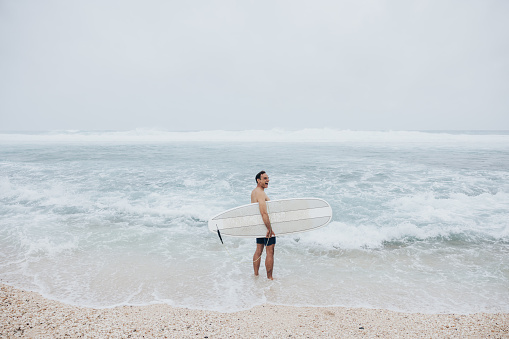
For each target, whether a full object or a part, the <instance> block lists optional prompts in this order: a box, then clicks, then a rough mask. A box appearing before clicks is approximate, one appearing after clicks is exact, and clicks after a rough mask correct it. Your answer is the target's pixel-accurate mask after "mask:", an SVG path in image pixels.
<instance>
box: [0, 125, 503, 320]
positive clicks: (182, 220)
mask: <svg viewBox="0 0 509 339" xmlns="http://www.w3.org/2000/svg"><path fill="white" fill-rule="evenodd" d="M322 132H323V131H322ZM333 132H334V133H338V135H340V137H338V135H336V136H335V138H336V139H335V140H349V141H348V142H346V143H343V144H341V142H339V143H338V142H333V143H332V144H327V143H326V144H314V143H313V144H306V143H299V144H284V143H276V144H275V145H265V146H263V154H262V155H260V154H259V146H258V145H255V144H249V143H247V144H242V145H239V144H238V143H203V144H200V143H160V141H157V142H155V143H154V144H148V145H142V143H143V142H145V141H141V140H146V139H145V136H146V135H147V134H150V133H154V134H156V137H155V138H154V139H153V140H163V139H164V138H166V136H167V135H168V132H157V131H154V132H150V131H149V132H146V131H140V133H141V134H140V135H141V136H140V137H139V139H136V138H134V139H133V138H131V139H126V140H131V141H132V140H135V141H134V142H135V143H138V141H139V144H136V145H117V144H114V145H109V144H108V141H105V140H107V139H108V138H111V139H109V140H114V139H115V138H116V137H115V135H122V133H127V132H121V133H119V134H116V132H107V133H105V134H101V133H96V134H94V133H91V134H90V135H92V137H91V138H92V139H90V140H92V141H90V140H89V139H87V138H88V136H87V135H86V133H84V132H76V131H74V132H68V133H67V132H66V133H55V135H56V139H58V138H60V137H62V136H63V137H62V140H64V142H57V143H53V141H50V139H51V136H50V137H49V139H44V138H46V137H47V136H44V135H43V136H42V139H43V141H42V142H41V143H40V144H38V145H32V144H30V145H28V144H27V143H26V142H25V141H26V140H25V141H23V142H20V143H16V142H12V143H10V142H9V143H5V144H3V145H2V147H1V148H0V258H1V260H0V279H2V281H4V282H8V283H11V284H13V285H15V286H19V287H24V288H30V289H33V290H36V291H39V292H41V293H43V294H44V295H45V296H48V297H51V298H53V299H58V300H63V301H65V302H68V303H71V304H76V305H84V306H93V307H112V306H115V305H140V304H151V303H157V302H166V303H170V304H171V305H174V306H180V307H189V308H198V309H212V310H217V311H226V312H231V311H235V310H239V309H246V308H249V307H252V306H254V305H258V304H261V303H264V302H269V303H277V304H286V305H308V306H327V305H330V306H332V305H336V306H350V307H356V306H369V307H384V308H388V309H394V310H403V311H410V312H444V311H448V312H465V313H469V312H478V311H488V312H496V311H508V310H509V303H508V302H507V298H505V297H506V296H507V284H508V283H509V276H508V273H507V272H509V270H508V266H507V260H506V258H507V252H508V247H507V244H509V238H508V237H509V234H508V232H509V231H508V227H509V225H508V223H507V220H508V209H507V206H508V205H509V184H507V183H508V182H509V174H508V170H507V169H508V165H507V164H508V163H509V153H508V152H507V142H506V141H503V143H502V146H503V147H501V146H500V145H499V144H497V145H496V146H493V147H491V146H490V143H491V142H493V141H495V139H497V138H501V139H504V140H505V138H506V135H503V134H501V135H491V136H489V135H488V136H485V135H481V136H479V135H469V134H465V135H456V134H453V133H451V134H448V135H445V136H444V135H440V134H437V133H421V132H409V133H408V134H406V136H403V134H405V133H403V134H400V133H398V132H379V133H378V132H376V133H375V132H351V133H354V134H355V133H357V136H355V137H352V136H350V137H348V133H350V132H341V131H333ZM158 133H159V134H158ZM197 133H198V134H200V133H201V132H197ZM239 133H240V132H239ZM264 133H265V132H264ZM267 133H268V134H267V135H269V136H270V134H271V133H273V132H271V131H269V132H267ZM285 133H286V135H287V136H288V135H290V134H291V133H294V132H288V133H287V132H284V131H283V134H285ZM295 133H297V132H295ZM334 133H332V134H334ZM170 134H171V133H170ZM297 134H298V133H297ZM304 134H305V133H303V132H302V131H301V135H300V136H303V135H304ZM312 134H313V133H311V134H309V135H312ZM5 135H6V134H3V136H5ZM68 135H71V136H72V135H74V136H75V137H76V139H75V140H78V141H77V142H76V143H74V141H72V140H71V139H72V138H71V139H65V138H67V137H68ZM161 135H162V136H161ZM186 135H187V134H186ZM105 136H106V137H105ZM202 136H203V135H202ZM370 136H371V137H370ZM36 137H41V136H40V135H39V136H36ZM96 137H97V139H95V140H96V141H97V142H96V141H93V140H94V139H93V138H96ZM485 137H486V138H487V139H485V140H488V139H490V138H492V139H490V140H491V141H489V142H484V141H483V140H484V139H483V138H485ZM105 138H106V139H105ZM214 138H215V139H213V138H212V139H213V140H216V141H217V140H220V139H219V137H218V136H217V135H216V136H214ZM284 138H286V137H284ZM288 138H289V137H288ZM288 138H287V139H285V140H298V139H299V138H298V137H294V139H288ZM341 138H343V139H341ZM370 138H371V139H370ZM405 138H406V139H405ZM419 138H423V139H426V140H428V141H430V140H431V142H430V143H428V144H427V143H426V142H428V141H426V142H421V141H416V144H418V147H415V148H411V147H410V148H405V147H406V145H407V144H408V142H407V141H408V140H414V141H415V140H422V139H419ZM447 138H450V139H447ZM455 138H456V141H451V140H453V139H455ZM462 138H464V139H465V140H470V141H467V142H463V141H458V140H461V139H462ZM276 139H277V138H276V137H275V139H274V140H276ZM375 139H376V140H378V141H375V142H373V140H375ZM446 139H447V140H449V141H447V143H448V145H449V147H448V148H440V147H441V145H442V142H445V140H446ZM501 139H500V140H501ZM44 140H45V141H44ZM65 140H67V141H69V140H71V142H69V143H68V142H66V141H65ZM136 140H138V141H136ZM164 140H166V141H168V140H169V139H164ZM175 140H176V139H175ZM188 140H190V139H188ZM221 140H224V139H221ZM242 140H247V139H242ZM303 140H310V139H305V138H304V139H303ZM314 140H315V141H316V139H314ZM364 140H368V141H367V142H366V143H365V144H363V146H362V147H358V144H356V143H357V142H365V141H364ZM369 140H371V141H369ZM382 140H392V141H391V142H392V143H393V144H392V146H393V147H392V146H391V147H388V148H380V147H378V146H377V144H376V143H377V142H380V143H385V141H383V142H382ZM397 140H403V141H397ZM497 140H498V139H497ZM11 141H12V140H11ZM89 141H90V142H89ZM478 141H479V142H478ZM412 142H413V141H412ZM157 143H159V144H157ZM354 143H355V144H354ZM427 145H429V147H428V146H427ZM457 145H460V146H458V147H457ZM479 145H483V146H482V147H483V148H482V149H479V148H478V147H479ZM504 147H505V148H504ZM484 148H486V149H484ZM260 168H262V169H265V170H268V171H269V172H270V175H271V186H270V187H269V189H268V194H269V196H270V197H271V198H272V199H282V198H289V197H299V196H303V195H304V196H316V197H320V198H324V199H325V200H327V201H328V202H329V203H331V206H332V208H333V221H332V222H331V223H330V224H329V225H328V226H327V227H324V228H321V229H318V230H315V231H312V232H307V233H301V234H296V235H291V236H286V237H283V236H282V237H279V238H278V245H277V257H276V268H275V274H276V277H277V281H276V282H275V283H273V282H268V281H267V280H265V279H254V278H253V276H252V264H251V260H252V259H251V258H252V255H253V251H254V240H253V239H238V238H226V239H223V240H224V241H225V245H224V246H225V247H226V248H227V249H228V252H226V250H225V247H223V245H222V244H221V243H220V241H219V239H218V237H217V235H216V234H213V233H212V232H210V231H209V230H208V229H207V219H208V218H209V217H211V216H212V215H214V214H216V213H218V212H221V211H222V210H225V209H228V208H231V207H235V206H237V205H242V204H245V203H248V202H249V193H250V191H251V190H252V188H253V186H254V180H253V177H252V176H253V175H254V173H256V172H257V171H259V169H260ZM263 265H264V264H263V263H262V271H263ZM480 290H482V291H487V292H486V293H485V294H483V295H481V294H479V293H478V291H480ZM444 295H447V296H449V297H448V298H444V297H443V296H444Z"/></svg>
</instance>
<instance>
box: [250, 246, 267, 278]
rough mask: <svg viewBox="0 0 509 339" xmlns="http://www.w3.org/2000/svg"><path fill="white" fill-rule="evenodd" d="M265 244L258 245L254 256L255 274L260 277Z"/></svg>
mask: <svg viewBox="0 0 509 339" xmlns="http://www.w3.org/2000/svg"><path fill="white" fill-rule="evenodd" d="M263 247H264V245H263V244H256V251H255V254H254V255H253V268H254V274H255V275H258V270H259V269H260V262H261V261H262V258H261V256H262V253H263Z"/></svg>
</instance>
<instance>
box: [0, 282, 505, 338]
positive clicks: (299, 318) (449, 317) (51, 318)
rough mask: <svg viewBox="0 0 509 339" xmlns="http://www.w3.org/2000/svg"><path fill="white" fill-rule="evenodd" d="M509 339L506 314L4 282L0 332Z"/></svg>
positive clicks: (89, 335) (11, 334) (63, 335)
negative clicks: (202, 304) (118, 292)
mask: <svg viewBox="0 0 509 339" xmlns="http://www.w3.org/2000/svg"><path fill="white" fill-rule="evenodd" d="M352 337H363V338H509V314H507V313H476V314H467V315H462V314H420V313H399V312H393V311H388V310H381V309H363V308H342V307H293V306H280V305H269V304H266V305H261V306H256V307H253V308H251V309H249V310H244V311H239V312H233V313H221V312H214V311H203V310H192V309H186V308H174V307H171V306H169V305H162V304H161V305H149V306H123V307H115V308H104V309H94V308H85V307H77V306H72V305H67V304H63V303H61V302H58V301H53V300H48V299H46V298H44V297H42V296H41V295H40V294H38V293H35V292H30V291H24V290H20V289H17V288H14V287H11V286H8V285H1V288H0V338H352Z"/></svg>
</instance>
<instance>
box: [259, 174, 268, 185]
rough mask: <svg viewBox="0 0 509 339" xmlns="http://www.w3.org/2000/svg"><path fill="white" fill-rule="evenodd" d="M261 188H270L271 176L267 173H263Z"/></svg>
mask: <svg viewBox="0 0 509 339" xmlns="http://www.w3.org/2000/svg"><path fill="white" fill-rule="evenodd" d="M260 186H262V187H263V188H267V187H269V176H268V175H267V173H263V174H262V175H261V177H260Z"/></svg>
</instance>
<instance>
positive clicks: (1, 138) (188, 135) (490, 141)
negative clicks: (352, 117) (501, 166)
mask: <svg viewBox="0 0 509 339" xmlns="http://www.w3.org/2000/svg"><path fill="white" fill-rule="evenodd" d="M260 140H262V141H264V142H273V143H274V142H292V143H299V142H306V143H307V142H319V143H374V144H380V143H385V144H387V143H389V144H394V143H398V144H399V146H402V147H403V146H405V145H406V144H408V143H412V144H414V143H418V144H421V143H424V144H443V143H446V144H452V145H461V144H476V145H478V146H481V145H484V146H489V145H491V146H495V145H500V144H503V145H506V146H507V145H508V144H509V133H507V132H506V131H502V132H486V133H471V132H447V131H444V132H422V131H351V130H335V129H327V128H325V129H303V130H296V131H289V130H282V129H272V130H244V131H222V130H215V131H194V132H171V131H164V130H154V129H136V130H131V131H74V130H72V131H51V132H41V133H15V132H13V133H0V143H38V144H39V143H120V144H122V143H166V142H247V143H253V142H255V143H259V142H260Z"/></svg>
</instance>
